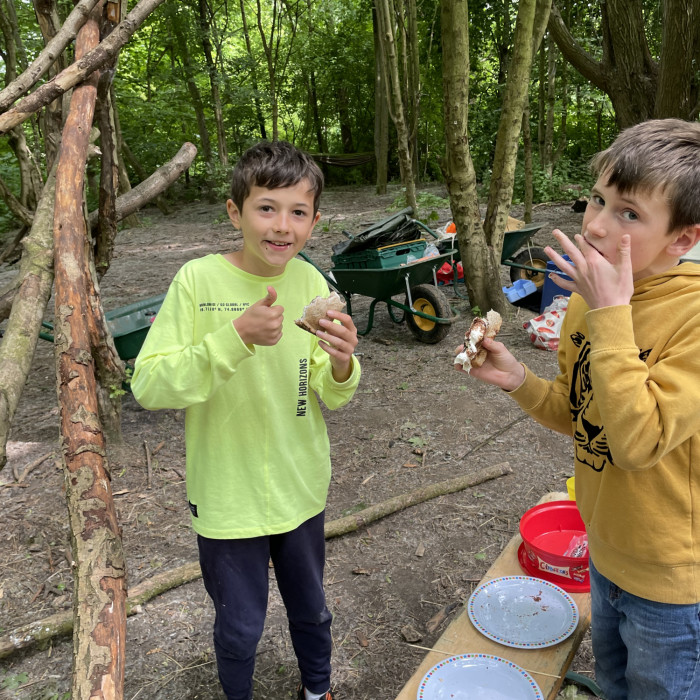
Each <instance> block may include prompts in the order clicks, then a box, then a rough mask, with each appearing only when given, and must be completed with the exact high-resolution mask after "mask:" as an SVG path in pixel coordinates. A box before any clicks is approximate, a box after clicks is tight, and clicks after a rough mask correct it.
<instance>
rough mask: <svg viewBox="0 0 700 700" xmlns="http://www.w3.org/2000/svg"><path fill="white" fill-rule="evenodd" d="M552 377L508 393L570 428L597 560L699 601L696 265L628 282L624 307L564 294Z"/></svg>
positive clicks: (629, 585) (621, 575)
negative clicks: (595, 304)
mask: <svg viewBox="0 0 700 700" xmlns="http://www.w3.org/2000/svg"><path fill="white" fill-rule="evenodd" d="M558 359H559V371H560V374H559V376H558V377H557V378H556V379H555V380H554V381H553V382H548V381H546V380H544V379H540V378H538V377H536V376H535V375H534V374H532V373H531V372H529V370H528V371H527V373H526V378H525V381H524V383H523V384H522V385H521V386H520V387H519V388H518V389H516V390H515V391H514V392H511V395H512V396H513V398H515V399H516V401H518V403H519V404H520V406H521V407H522V408H523V409H524V410H525V411H526V412H527V413H529V414H530V415H531V416H532V417H533V418H535V419H536V420H538V421H539V422H541V423H542V424H544V425H546V426H548V427H550V428H553V429H555V430H558V431H559V432H562V433H565V434H567V435H571V436H572V438H573V443H574V454H575V474H576V501H577V505H578V508H579V511H580V512H581V516H582V517H583V521H584V523H585V525H586V530H587V533H588V543H589V550H590V553H591V558H592V559H593V562H594V563H595V566H596V568H597V569H598V570H599V571H600V572H601V573H602V574H603V575H604V576H606V577H607V578H608V579H610V580H611V581H613V582H614V583H615V584H617V585H618V586H620V587H621V588H623V589H624V590H626V591H628V592H629V593H632V594H633V595H637V596H640V597H642V598H646V599H647V600H654V601H658V602H662V603H677V604H690V603H697V602H700V410H699V408H698V407H699V406H700V265H695V264H693V263H683V264H681V265H677V266H676V267H674V268H672V269H671V270H668V271H666V272H664V273H661V274H658V275H654V276H652V277H647V278H645V279H642V280H639V281H637V282H636V283H635V285H634V295H633V296H632V299H631V303H630V305H628V306H610V307H605V308H601V309H594V310H591V309H589V308H588V306H587V305H586V304H585V302H584V301H583V299H582V298H581V297H580V296H578V295H577V294H574V295H572V297H571V302H570V304H569V308H568V310H567V312H566V316H565V317H564V323H563V326H562V331H561V340H560V345H559V356H558Z"/></svg>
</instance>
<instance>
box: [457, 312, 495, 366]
mask: <svg viewBox="0 0 700 700" xmlns="http://www.w3.org/2000/svg"><path fill="white" fill-rule="evenodd" d="M502 323H503V319H502V318H501V314H499V313H498V311H494V310H493V309H491V311H489V312H488V313H487V314H486V316H484V317H480V316H479V317H477V318H475V319H474V320H473V321H472V323H471V325H470V326H469V328H468V330H467V332H466V333H465V334H464V350H463V351H462V352H460V353H459V355H457V357H455V361H454V363H455V364H456V365H462V369H463V370H464V371H465V372H467V373H468V372H469V370H470V369H471V368H472V367H481V365H483V364H484V362H485V360H486V355H487V354H488V353H487V352H486V350H485V349H484V348H483V347H482V343H483V341H484V338H495V337H496V334H497V333H498V331H500V330H501V324H502Z"/></svg>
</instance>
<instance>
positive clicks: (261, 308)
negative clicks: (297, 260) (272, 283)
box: [233, 287, 284, 345]
mask: <svg viewBox="0 0 700 700" xmlns="http://www.w3.org/2000/svg"><path fill="white" fill-rule="evenodd" d="M276 301H277V291H276V290H275V288H274V287H268V288H267V295H266V296H264V297H263V298H262V299H260V301H256V302H255V304H251V305H250V306H249V307H248V308H247V309H246V310H245V311H244V312H243V313H242V314H241V315H240V316H239V317H238V318H237V319H236V320H235V321H234V322H233V327H234V328H235V329H236V331H238V335H239V336H240V337H241V340H242V341H243V342H244V343H245V344H246V345H276V344H277V343H278V342H279V339H280V338H281V337H282V318H283V316H284V307H283V306H274V303H275V302H276Z"/></svg>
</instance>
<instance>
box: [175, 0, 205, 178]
mask: <svg viewBox="0 0 700 700" xmlns="http://www.w3.org/2000/svg"><path fill="white" fill-rule="evenodd" d="M169 16H170V20H171V26H172V29H173V34H174V35H175V48H176V50H177V55H178V57H179V58H180V61H182V69H183V72H184V79H185V84H186V85H187V91H188V92H189V93H190V101H191V102H192V109H193V110H194V114H195V117H196V118H197V131H198V132H199V139H200V141H201V143H202V157H203V158H204V162H205V163H206V164H207V167H208V168H209V172H211V171H212V169H213V165H214V162H213V154H212V150H211V140H210V138H209V127H208V126H207V120H206V117H205V115H204V103H203V102H202V95H201V93H200V92H199V87H197V83H196V82H195V79H194V77H195V68H194V67H193V65H192V60H191V59H190V49H189V46H188V43H187V34H186V33H185V32H184V31H183V28H182V26H181V17H180V16H179V11H178V7H177V6H175V5H172V6H170V13H169Z"/></svg>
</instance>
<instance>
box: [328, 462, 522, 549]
mask: <svg viewBox="0 0 700 700" xmlns="http://www.w3.org/2000/svg"><path fill="white" fill-rule="evenodd" d="M511 472H512V469H511V468H510V465H509V464H508V462H503V463H501V464H494V465H492V466H490V467H486V468H484V469H480V470H479V471H477V472H470V473H469V474H464V475H463V476H457V477H455V478H454V479H448V480H447V481H438V482H437V483H435V484H429V485H428V486H421V487H420V488H417V489H415V490H414V491H409V492H408V493H404V494H401V495H400V496H394V497H393V498H390V499H389V500H387V501H382V502H381V503H376V504H375V505H373V506H369V508H365V509H364V510H361V511H358V512H357V513H353V514H352V515H346V516H345V517H344V518H338V519H337V520H332V521H331V522H329V523H326V529H325V533H326V538H331V537H338V535H345V534H347V533H348V532H354V531H355V530H359V529H360V528H361V527H364V526H365V525H367V524H368V523H371V522H373V521H375V520H379V519H380V518H384V517H386V516H387V515H391V514H392V513H396V512H398V511H400V510H404V508H408V507H409V506H415V505H416V504H417V503H423V502H424V501H429V500H430V499H432V498H437V497H438V496H445V495H447V494H448V493H455V492H456V491H463V490H464V489H467V488H469V487H470V486H476V485H477V484H481V483H483V482H484V481H489V480H491V479H496V478H498V477H499V476H504V475H505V474H510V473H511Z"/></svg>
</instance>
